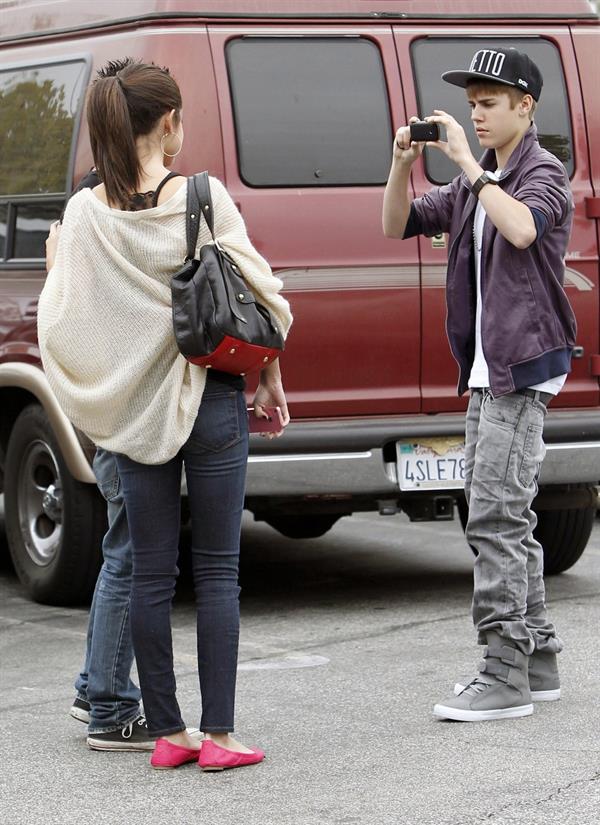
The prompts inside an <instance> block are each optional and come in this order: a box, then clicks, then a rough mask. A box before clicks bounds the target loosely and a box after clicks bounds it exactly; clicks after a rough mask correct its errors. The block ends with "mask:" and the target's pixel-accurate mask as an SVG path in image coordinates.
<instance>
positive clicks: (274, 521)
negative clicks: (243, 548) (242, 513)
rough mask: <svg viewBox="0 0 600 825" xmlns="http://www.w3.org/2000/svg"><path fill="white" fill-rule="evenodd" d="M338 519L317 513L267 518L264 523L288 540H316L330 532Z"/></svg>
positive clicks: (334, 516) (337, 517) (336, 516)
mask: <svg viewBox="0 0 600 825" xmlns="http://www.w3.org/2000/svg"><path fill="white" fill-rule="evenodd" d="M339 518H340V516H338V515H330V514H325V513H317V514H314V515H295V514H294V515H276V516H269V517H268V518H265V521H266V522H267V524H270V525H271V527H273V529H275V530H277V532H279V533H281V534H282V535H283V536H287V538H288V539H316V538H318V537H319V536H324V535H325V533H327V532H328V531H329V530H331V528H332V527H333V525H334V524H335V523H336V521H337V520H338V519H339Z"/></svg>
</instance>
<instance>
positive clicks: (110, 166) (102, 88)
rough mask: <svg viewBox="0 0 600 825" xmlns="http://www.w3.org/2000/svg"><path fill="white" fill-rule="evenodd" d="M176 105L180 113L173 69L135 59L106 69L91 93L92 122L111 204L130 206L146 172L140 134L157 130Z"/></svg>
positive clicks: (92, 139)
mask: <svg viewBox="0 0 600 825" xmlns="http://www.w3.org/2000/svg"><path fill="white" fill-rule="evenodd" d="M172 109H175V111H176V112H177V115H178V116H179V113H180V111H181V92H180V91H179V86H178V85H177V83H176V82H175V80H174V79H173V78H172V77H171V75H170V74H169V70H168V69H161V68H160V67H159V66H155V65H154V64H153V63H141V62H139V61H135V60H133V59H132V58H129V57H128V58H125V59H124V60H115V61H111V62H110V63H107V65H106V66H105V67H104V68H103V69H100V71H99V72H98V77H97V78H96V79H95V80H94V82H93V83H92V85H91V86H90V89H89V91H88V99H87V120H88V127H89V132H90V142H91V145H92V153H93V155H94V163H95V164H96V168H97V170H98V174H99V176H100V179H101V180H102V182H103V183H104V186H105V188H106V197H107V199H108V202H109V203H114V204H116V205H118V206H120V207H124V206H125V203H126V199H127V195H129V194H131V192H135V191H136V189H137V187H138V181H139V179H140V177H141V173H142V168H141V166H140V161H139V158H138V153H137V149H136V145H135V141H136V138H138V137H139V136H140V135H147V134H149V133H150V132H152V130H153V129H154V128H155V127H156V124H157V122H158V120H159V119H160V118H161V117H162V116H163V115H165V114H166V113H167V112H170V111H171V110H172Z"/></svg>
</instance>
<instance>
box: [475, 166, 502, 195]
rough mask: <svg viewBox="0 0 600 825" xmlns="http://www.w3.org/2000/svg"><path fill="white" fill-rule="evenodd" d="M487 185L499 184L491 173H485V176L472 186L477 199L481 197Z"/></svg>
mask: <svg viewBox="0 0 600 825" xmlns="http://www.w3.org/2000/svg"><path fill="white" fill-rule="evenodd" d="M486 183H496V184H497V183H498V181H497V180H496V178H493V177H492V176H491V175H490V173H489V172H484V173H483V175H481V176H480V177H478V178H477V180H476V181H475V183H473V184H472V185H471V192H472V193H473V194H474V195H475V197H476V198H477V197H479V193H480V192H481V190H482V189H483V187H484V186H485V185H486Z"/></svg>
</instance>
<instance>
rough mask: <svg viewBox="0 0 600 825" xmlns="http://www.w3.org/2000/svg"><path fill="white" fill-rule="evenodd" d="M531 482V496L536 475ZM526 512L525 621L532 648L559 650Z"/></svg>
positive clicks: (532, 527)
mask: <svg viewBox="0 0 600 825" xmlns="http://www.w3.org/2000/svg"><path fill="white" fill-rule="evenodd" d="M544 451H545V447H544ZM534 483H535V493H534V498H535V495H537V476H536V478H535V482H534ZM526 515H527V517H528V518H529V530H528V533H527V538H526V540H525V542H524V544H525V547H526V548H527V612H526V613H525V624H526V625H527V627H528V628H529V631H530V633H531V635H532V636H533V641H534V644H535V649H536V650H539V651H542V652H544V653H559V652H560V651H561V650H562V648H563V643H562V641H561V639H560V638H559V637H558V636H557V635H556V629H555V627H554V625H553V624H552V622H551V621H550V619H549V617H548V611H547V608H546V587H545V584H544V551H543V549H542V546H541V544H540V543H539V542H538V541H537V540H536V539H535V538H534V535H533V531H534V530H535V528H536V525H537V516H536V514H535V513H534V511H533V510H531V509H529V510H528V512H527V513H526Z"/></svg>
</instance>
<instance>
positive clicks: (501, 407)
mask: <svg viewBox="0 0 600 825" xmlns="http://www.w3.org/2000/svg"><path fill="white" fill-rule="evenodd" d="M545 415H546V407H545V406H544V404H543V403H541V401H538V400H536V399H534V398H532V397H529V396H526V395H521V394H519V393H511V394H510V395H503V396H500V397H498V398H494V397H493V396H492V395H491V394H490V393H489V391H488V390H483V391H482V390H473V391H472V393H471V399H470V401H469V408H468V411H467V427H466V447H465V470H466V480H465V494H466V496H467V501H468V503H469V521H468V524H467V529H466V536H467V541H468V542H469V544H470V545H471V547H472V548H473V550H474V551H475V552H476V553H477V558H476V560H475V569H474V589H473V622H474V624H475V627H476V629H477V632H478V641H479V644H485V643H486V638H485V634H486V633H487V632H488V631H490V630H495V631H496V632H497V633H499V634H500V635H501V636H503V637H505V638H507V639H511V640H512V641H513V642H514V643H515V644H516V645H517V646H518V647H519V648H520V649H521V650H522V651H523V653H525V654H531V653H533V651H534V650H540V651H553V652H558V651H559V650H561V649H562V642H561V641H560V639H559V638H558V637H557V636H556V630H555V628H554V625H553V624H552V623H551V622H550V620H549V618H548V614H547V611H546V603H545V588H544V575H543V573H544V570H543V553H542V547H541V545H540V544H539V543H538V542H537V541H536V540H535V539H534V537H533V530H534V528H535V526H536V524H537V518H536V515H535V513H534V512H533V510H532V509H531V503H532V501H533V499H534V497H535V495H536V493H537V477H538V474H539V470H540V465H541V463H542V460H543V458H544V455H545V452H546V448H545V446H544V441H543V438H542V432H543V427H544V417H545Z"/></svg>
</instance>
